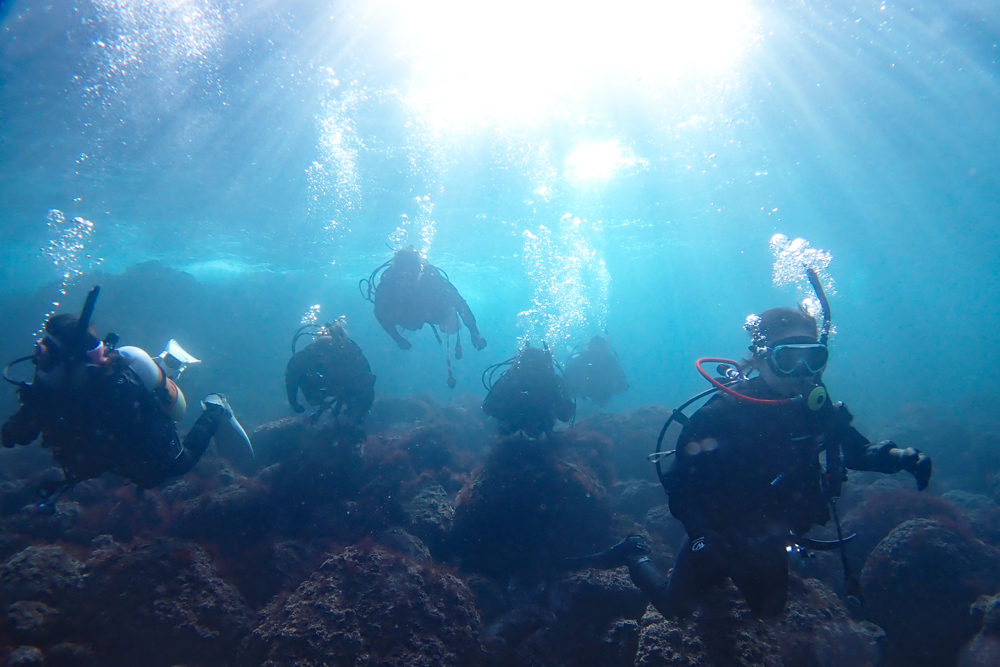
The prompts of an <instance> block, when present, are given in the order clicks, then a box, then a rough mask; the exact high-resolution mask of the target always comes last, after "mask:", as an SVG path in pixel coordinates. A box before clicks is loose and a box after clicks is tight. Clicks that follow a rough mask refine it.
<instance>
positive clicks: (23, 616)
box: [7, 600, 59, 639]
mask: <svg viewBox="0 0 1000 667" xmlns="http://www.w3.org/2000/svg"><path fill="white" fill-rule="evenodd" d="M58 618H59V610H58V609H53V608H52V607H50V606H49V605H47V604H45V603H44V602H39V601H37V600H18V601H17V602H15V603H13V604H12V605H10V606H9V607H7V620H8V621H10V625H11V629H12V630H13V631H14V634H16V635H18V636H20V637H30V638H35V639H38V638H41V637H44V636H45V635H46V634H48V633H49V632H50V631H51V630H52V629H53V627H54V626H55V624H56V621H57V620H58Z"/></svg>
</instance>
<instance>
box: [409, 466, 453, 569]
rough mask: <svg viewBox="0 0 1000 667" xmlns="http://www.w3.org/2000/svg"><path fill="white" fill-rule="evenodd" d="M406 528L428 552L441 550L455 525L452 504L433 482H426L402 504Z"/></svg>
mask: <svg viewBox="0 0 1000 667" xmlns="http://www.w3.org/2000/svg"><path fill="white" fill-rule="evenodd" d="M403 513H404V514H405V515H406V521H407V527H408V528H409V530H410V532H412V533H413V534H414V535H416V536H417V537H419V538H420V539H422V540H423V541H424V542H426V543H427V545H428V546H429V547H430V548H431V549H432V551H435V552H438V553H440V552H441V551H443V550H444V548H445V545H446V544H447V541H448V538H449V536H450V535H451V529H452V526H453V525H454V522H455V504H454V503H453V502H452V501H451V498H450V497H449V496H448V492H447V491H445V489H444V487H443V486H441V484H440V483H439V482H437V481H436V480H428V481H427V482H426V483H425V484H424V485H423V486H421V487H420V490H419V491H418V492H417V494H416V495H415V496H413V498H411V499H410V500H408V501H406V502H405V503H403Z"/></svg>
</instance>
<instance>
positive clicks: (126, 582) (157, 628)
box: [72, 538, 251, 667]
mask: <svg viewBox="0 0 1000 667" xmlns="http://www.w3.org/2000/svg"><path fill="white" fill-rule="evenodd" d="M86 572H87V577H86V580H85V583H84V585H83V588H82V590H81V592H80V595H79V596H78V597H77V599H78V602H77V604H76V605H75V609H73V610H72V615H73V616H74V617H75V618H78V619H79V620H80V623H81V635H82V636H83V637H86V638H87V639H88V641H89V642H90V643H91V644H92V646H94V647H95V649H97V650H99V652H100V663H101V664H104V665H110V664H133V665H138V664H142V665H148V666H151V667H152V666H161V665H162V666H163V667H167V666H169V665H176V664H185V665H206V666H207V665H212V666H215V665H227V664H232V662H233V656H234V655H235V653H236V650H237V648H238V646H239V644H240V641H241V640H242V639H243V638H244V637H245V636H246V635H247V634H248V633H249V631H250V620H251V616H250V612H249V610H248V609H247V607H246V604H245V603H244V601H243V598H242V597H241V596H240V594H239V593H238V592H237V591H236V589H235V588H234V587H233V586H231V585H230V584H228V583H226V582H224V581H222V579H220V578H219V576H218V574H217V572H216V569H215V566H214V565H213V563H212V561H211V559H210V558H209V556H208V554H207V553H206V552H205V551H204V550H203V549H202V548H201V547H199V546H198V545H196V544H192V543H190V542H183V541H181V540H177V539H174V538H161V539H158V540H156V541H155V542H139V543H138V544H137V545H136V546H135V547H133V548H130V549H125V548H121V547H117V546H116V545H113V544H105V545H104V547H103V548H102V550H101V551H100V552H99V553H97V554H95V557H94V558H92V559H91V560H89V561H87V563H86Z"/></svg>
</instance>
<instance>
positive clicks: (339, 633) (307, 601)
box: [241, 546, 479, 667]
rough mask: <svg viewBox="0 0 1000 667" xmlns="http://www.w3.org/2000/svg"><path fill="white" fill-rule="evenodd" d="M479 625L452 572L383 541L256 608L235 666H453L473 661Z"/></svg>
mask: <svg viewBox="0 0 1000 667" xmlns="http://www.w3.org/2000/svg"><path fill="white" fill-rule="evenodd" d="M478 631H479V615H478V613H477V611H476V607H475V604H474V602H473V596H472V593H471V591H470V590H469V588H468V587H467V586H466V585H465V584H464V583H463V582H462V580H461V579H459V578H458V577H456V576H454V575H452V574H449V573H447V572H444V571H441V570H438V569H435V568H433V567H431V566H427V565H421V564H418V563H416V562H414V561H412V560H410V559H408V558H405V557H403V556H400V555H398V554H395V553H392V552H390V551H388V550H386V549H384V548H382V547H378V546H376V547H372V548H358V547H349V548H347V549H345V550H344V551H342V552H340V553H338V554H336V555H332V556H330V557H329V558H328V559H327V560H326V562H324V563H323V565H322V566H321V567H320V568H319V570H317V571H316V572H315V573H313V575H312V576H311V577H310V578H309V579H308V580H307V581H305V582H303V583H302V584H301V585H300V586H299V587H298V589H297V590H296V591H295V593H293V594H292V595H291V596H290V597H289V598H288V599H287V600H285V601H283V602H281V603H279V604H274V605H272V606H270V607H268V608H267V609H266V610H265V611H264V612H263V614H262V618H261V622H260V624H259V625H258V627H257V629H256V630H254V632H253V634H252V636H251V637H250V640H249V641H248V643H247V646H246V649H245V650H244V652H243V655H242V659H241V664H244V665H248V666H250V665H253V666H257V665H265V666H266V667H284V666H287V667H293V666H294V667H319V666H321V665H369V666H372V667H374V666H375V665H379V666H385V667H421V666H426V667H431V666H434V667H437V666H442V667H454V666H458V665H464V664H471V662H472V661H474V660H475V658H476V656H477V655H478V653H479V647H478V642H477V639H476V637H477V634H478Z"/></svg>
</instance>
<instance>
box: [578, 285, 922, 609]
mask: <svg viewBox="0 0 1000 667" xmlns="http://www.w3.org/2000/svg"><path fill="white" fill-rule="evenodd" d="M809 278H810V282H811V283H812V285H813V288H814V289H815V290H816V293H817V296H818V297H819V302H820V304H821V306H822V308H823V316H824V317H823V330H822V333H821V334H820V335H818V333H819V332H818V330H817V329H818V327H817V324H816V321H815V319H813V317H812V316H810V315H809V314H808V313H807V312H805V310H804V309H801V308H800V309H792V308H773V309H771V310H767V311H765V312H764V313H762V314H761V315H760V316H759V317H758V316H751V317H750V318H748V320H747V325H746V329H747V330H748V331H749V332H750V334H751V336H752V343H751V345H750V348H749V349H750V352H751V358H750V359H749V360H748V361H747V362H745V363H744V364H739V363H737V362H734V361H729V360H725V359H700V360H698V363H697V367H698V370H699V372H701V373H702V375H704V376H705V378H706V379H708V380H709V381H710V382H711V383H712V384H713V388H712V389H710V390H708V391H706V392H703V393H701V394H699V395H698V396H696V397H694V398H692V399H691V400H690V401H688V402H687V403H685V404H684V405H683V406H682V407H681V408H680V409H678V410H675V411H674V412H673V414H672V416H671V418H670V419H668V421H667V423H666V424H664V427H663V430H662V431H661V433H660V442H662V439H663V435H664V433H666V430H667V427H668V426H669V424H670V423H671V422H672V421H674V420H677V421H678V422H679V423H681V424H682V427H683V428H682V430H681V433H680V436H679V438H678V440H677V448H676V450H674V452H660V445H659V444H657V453H656V454H653V455H651V457H650V459H651V460H653V461H654V462H655V463H656V464H657V472H658V473H660V479H661V481H662V482H663V486H664V488H665V489H666V491H667V493H668V495H669V502H670V512H671V514H673V515H674V516H675V517H676V518H677V519H679V520H680V521H681V522H682V523H683V524H684V528H685V530H686V532H687V537H686V538H685V540H684V542H683V544H682V545H681V547H680V550H679V552H678V556H677V561H676V563H675V565H674V569H673V571H672V572H671V574H670V576H669V578H668V577H667V576H665V575H664V574H662V573H661V572H660V571H659V570H658V569H657V568H656V567H655V566H654V565H653V563H652V561H651V560H650V559H649V557H648V556H647V555H646V554H647V553H648V551H649V549H648V547H647V546H646V545H645V544H644V543H643V542H642V539H641V538H639V537H637V536H631V537H629V538H626V540H624V541H622V542H621V543H619V544H618V545H616V546H615V547H613V548H612V549H611V550H610V551H608V552H604V553H603V554H596V555H594V556H591V557H584V558H583V559H578V560H579V561H580V563H579V565H581V566H584V567H586V566H587V565H586V563H588V562H591V563H598V564H602V565H604V566H620V565H627V566H628V568H629V573H630V575H631V577H632V581H633V582H634V583H635V584H636V586H638V587H639V588H640V589H641V590H642V591H643V592H644V593H646V595H647V596H648V597H649V599H650V601H651V602H652V603H653V606H655V607H656V609H657V610H658V611H659V612H660V613H661V614H663V615H664V616H665V617H667V618H670V617H683V616H686V615H688V614H689V613H691V612H692V611H693V610H694V609H695V607H696V606H697V604H698V602H699V600H701V599H702V598H703V597H704V596H705V594H706V593H708V592H709V591H711V590H712V589H715V588H718V587H720V586H722V585H723V584H724V583H725V580H726V578H727V577H728V578H729V579H731V580H732V582H733V583H734V584H735V585H736V587H737V588H738V589H739V591H740V593H741V594H742V595H743V597H744V599H745V600H746V602H747V604H748V605H749V606H750V609H751V610H752V611H754V612H755V613H758V614H760V615H765V616H766V615H776V614H779V613H781V612H782V610H783V609H784V607H785V601H786V597H787V587H788V563H789V553H790V552H792V551H805V550H807V549H812V550H833V549H839V550H840V555H841V561H842V565H843V567H844V578H845V586H846V588H847V592H848V599H849V600H850V601H851V602H853V603H855V604H858V605H860V604H861V603H862V601H863V597H862V596H861V590H860V586H859V585H858V582H857V579H856V578H855V577H854V575H853V574H852V572H851V569H850V566H849V563H848V560H847V556H846V553H845V550H844V544H845V542H847V541H848V540H850V539H851V538H852V537H853V536H848V537H844V535H843V533H842V531H841V528H840V519H839V517H838V516H837V510H836V505H835V500H836V498H837V497H838V496H839V494H840V490H841V485H842V483H843V482H844V481H846V479H847V474H846V472H847V469H852V470H869V471H875V472H881V473H895V472H899V471H901V470H906V471H908V472H910V473H911V474H912V475H913V476H914V477H915V479H916V483H917V488H918V489H920V490H923V489H925V488H926V487H927V485H928V483H929V481H930V477H931V460H930V458H928V457H927V456H926V455H924V454H922V453H920V452H919V451H918V450H916V449H912V448H900V447H897V446H896V445H895V444H894V443H892V442H891V441H885V442H880V443H877V444H872V443H871V442H870V441H869V440H868V439H867V438H865V437H864V436H863V435H861V434H860V433H859V432H858V431H857V430H856V429H855V428H854V427H853V426H851V421H852V419H853V417H852V415H851V413H850V412H849V411H848V410H847V408H846V407H844V405H843V404H842V403H837V404H833V403H831V402H830V400H829V397H828V394H827V390H826V387H825V385H824V384H823V382H822V373H823V370H824V369H825V368H826V365H827V361H828V359H829V349H828V347H827V339H828V337H829V332H830V308H829V304H828V303H827V302H826V297H825V295H824V294H823V291H822V287H821V286H820V284H819V279H818V277H817V276H816V274H815V272H813V271H812V270H809ZM705 362H719V363H720V364H721V365H720V366H719V372H720V374H721V375H723V377H721V378H713V377H711V376H710V375H709V374H708V372H706V371H705V370H704V369H703V368H702V364H703V363H705ZM752 371H756V372H757V373H758V374H757V375H756V376H754V377H752V378H748V375H749V374H750V373H751V372H752ZM716 391H718V392H719V393H718V394H717V395H716V396H714V397H713V398H712V399H711V400H709V401H708V402H707V403H706V404H705V405H704V406H703V407H702V408H700V409H699V410H698V411H696V412H695V413H694V414H693V415H692V416H691V417H690V419H689V418H687V417H686V416H684V413H683V412H682V411H683V409H684V408H686V407H687V406H688V405H690V404H691V403H693V402H695V401H696V400H698V399H699V398H703V397H704V396H706V395H708V394H711V393H714V392H716ZM671 453H675V454H676V458H675V460H674V463H673V466H672V467H671V468H670V470H669V471H668V472H667V473H666V474H663V473H662V472H661V471H660V459H661V458H663V457H664V456H666V455H669V454H671ZM821 454H822V455H823V461H824V463H825V465H821V461H820V455H821ZM831 513H832V516H833V518H834V520H835V525H836V528H837V535H838V539H837V540H836V541H827V542H823V541H819V540H813V539H809V538H807V537H805V534H806V532H807V531H808V530H809V529H810V528H811V527H812V526H813V525H817V524H818V525H825V524H826V523H827V521H828V520H829V518H830V517H831Z"/></svg>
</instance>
